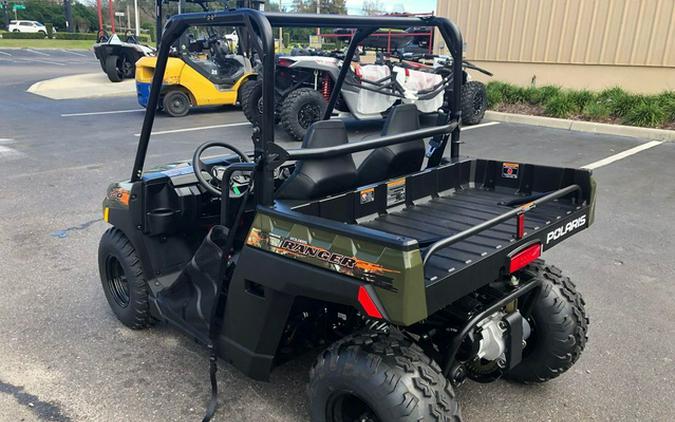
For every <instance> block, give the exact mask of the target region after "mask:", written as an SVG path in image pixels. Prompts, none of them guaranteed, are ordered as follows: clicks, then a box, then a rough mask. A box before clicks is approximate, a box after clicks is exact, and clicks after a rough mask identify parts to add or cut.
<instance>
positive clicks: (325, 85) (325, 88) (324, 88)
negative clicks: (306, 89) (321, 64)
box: [321, 74, 331, 101]
mask: <svg viewBox="0 0 675 422" xmlns="http://www.w3.org/2000/svg"><path fill="white" fill-rule="evenodd" d="M330 85H331V80H330V76H328V75H327V74H324V75H323V80H322V81H321V94H322V95H323V98H324V99H325V100H326V101H328V99H329V98H330V90H331V86H330Z"/></svg>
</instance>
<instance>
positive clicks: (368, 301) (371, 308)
mask: <svg viewBox="0 0 675 422" xmlns="http://www.w3.org/2000/svg"><path fill="white" fill-rule="evenodd" d="M357 298H358V300H359V303H360V304H361V307H362V308H363V310H364V311H366V314H367V315H368V316H369V317H371V318H378V319H382V313H380V310H379V309H377V305H375V302H373V299H372V298H371V297H370V294H368V290H367V289H366V288H365V286H360V287H359V294H358V297H357Z"/></svg>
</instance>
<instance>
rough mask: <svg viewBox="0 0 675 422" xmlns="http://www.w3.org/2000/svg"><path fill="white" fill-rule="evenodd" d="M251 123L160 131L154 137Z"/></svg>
mask: <svg viewBox="0 0 675 422" xmlns="http://www.w3.org/2000/svg"><path fill="white" fill-rule="evenodd" d="M249 125H250V123H249V122H239V123H228V124H225V125H213V126H200V127H190V128H185V129H174V130H160V131H158V132H152V136H155V135H166V134H167V133H182V132H193V131H197V130H209V129H220V128H223V127H236V126H249ZM134 136H141V134H140V133H134Z"/></svg>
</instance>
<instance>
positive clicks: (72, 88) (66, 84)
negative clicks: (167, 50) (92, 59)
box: [27, 72, 136, 100]
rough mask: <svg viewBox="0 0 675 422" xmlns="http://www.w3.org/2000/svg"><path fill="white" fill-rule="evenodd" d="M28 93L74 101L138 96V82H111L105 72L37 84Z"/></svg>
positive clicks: (131, 80) (70, 76)
mask: <svg viewBox="0 0 675 422" xmlns="http://www.w3.org/2000/svg"><path fill="white" fill-rule="evenodd" d="M27 92H30V93H31V94H36V95H40V96H43V97H47V98H50V99H52V100H72V99H78V98H92V97H108V96H119V95H128V96H135V95H136V81H135V80H133V79H126V80H124V81H122V82H116V83H113V82H110V81H109V80H108V77H107V76H106V75H105V74H104V73H103V72H97V73H84V74H79V75H69V76H61V77H58V78H54V79H47V80H45V81H40V82H36V83H34V84H33V85H31V86H30V88H28V90H27Z"/></svg>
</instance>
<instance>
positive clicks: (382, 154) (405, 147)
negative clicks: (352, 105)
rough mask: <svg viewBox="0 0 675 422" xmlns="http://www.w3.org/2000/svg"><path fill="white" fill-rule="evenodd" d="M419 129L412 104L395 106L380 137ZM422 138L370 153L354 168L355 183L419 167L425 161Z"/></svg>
mask: <svg viewBox="0 0 675 422" xmlns="http://www.w3.org/2000/svg"><path fill="white" fill-rule="evenodd" d="M419 128H420V118H419V113H418V112H417V107H416V106H415V104H401V105H398V106H396V107H394V108H393V109H392V110H391V112H390V113H389V115H388V116H387V120H386V121H385V123H384V127H383V128H382V136H387V135H396V134H399V133H405V132H410V131H412V130H417V129H419ZM424 153H425V146H424V140H423V139H417V140H415V141H410V142H404V143H401V144H394V145H389V146H386V147H382V148H378V149H376V150H374V151H373V152H371V153H370V154H369V155H368V156H367V157H366V159H365V160H363V162H362V163H361V165H360V166H359V169H358V171H357V180H358V183H357V184H358V186H364V185H369V184H371V183H375V182H380V181H383V180H388V179H393V178H395V177H399V176H403V175H405V174H410V173H414V172H417V171H419V170H420V168H421V167H422V162H423V161H424Z"/></svg>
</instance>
